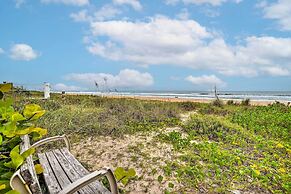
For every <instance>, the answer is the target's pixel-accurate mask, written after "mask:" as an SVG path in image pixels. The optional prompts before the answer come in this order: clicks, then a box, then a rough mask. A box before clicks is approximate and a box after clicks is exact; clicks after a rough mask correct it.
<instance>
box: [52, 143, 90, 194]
mask: <svg viewBox="0 0 291 194" xmlns="http://www.w3.org/2000/svg"><path fill="white" fill-rule="evenodd" d="M53 153H54V155H55V157H56V158H57V160H58V161H59V164H60V165H61V167H62V168H63V169H64V170H65V173H66V174H67V176H68V177H69V179H70V181H71V182H74V181H76V180H78V179H80V178H82V176H80V175H79V174H78V173H77V172H76V170H75V169H74V168H73V166H72V165H71V164H70V163H69V162H68V160H67V159H66V158H65V157H64V156H63V154H62V153H61V152H60V150H59V149H56V150H53ZM78 192H79V193H80V194H95V193H96V192H94V190H92V189H91V188H90V187H88V186H85V187H83V188H81V189H80V190H79V191H78Z"/></svg>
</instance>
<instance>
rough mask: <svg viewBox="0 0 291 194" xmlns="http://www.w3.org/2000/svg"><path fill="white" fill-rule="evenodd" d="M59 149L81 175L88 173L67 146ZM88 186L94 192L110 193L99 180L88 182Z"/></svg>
mask: <svg viewBox="0 0 291 194" xmlns="http://www.w3.org/2000/svg"><path fill="white" fill-rule="evenodd" d="M60 151H61V153H62V154H63V155H64V157H65V158H66V159H67V160H68V161H69V162H70V164H71V165H72V166H73V168H74V169H75V170H76V171H77V172H78V173H79V175H80V176H81V177H84V176H85V175H87V174H89V171H88V170H87V169H86V168H84V167H83V166H82V164H81V163H80V162H79V161H78V160H77V159H76V158H75V157H74V156H73V155H72V154H71V153H70V151H69V150H68V149H67V148H62V149H60ZM89 187H91V188H92V189H93V190H94V191H95V193H96V194H97V193H98V194H99V193H100V194H111V192H110V191H109V190H108V189H106V188H105V187H104V186H103V185H102V184H101V183H100V182H99V181H94V182H93V183H91V184H89Z"/></svg>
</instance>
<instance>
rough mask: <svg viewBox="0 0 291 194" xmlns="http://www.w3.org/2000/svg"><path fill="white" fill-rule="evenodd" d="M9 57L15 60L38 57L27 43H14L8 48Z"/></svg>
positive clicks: (27, 59)
mask: <svg viewBox="0 0 291 194" xmlns="http://www.w3.org/2000/svg"><path fill="white" fill-rule="evenodd" d="M10 57H11V58H12V59H15V60H23V61H30V60H33V59H35V58H37V57H38V53H37V52H36V51H35V50H33V49H32V48H31V46H29V45H27V44H14V45H13V46H12V47H11V49H10Z"/></svg>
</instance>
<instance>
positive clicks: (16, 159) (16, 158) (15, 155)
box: [10, 145, 24, 169]
mask: <svg viewBox="0 0 291 194" xmlns="http://www.w3.org/2000/svg"><path fill="white" fill-rule="evenodd" d="M10 157H11V160H12V164H13V167H14V168H15V169H17V168H18V167H19V166H21V164H23V162H24V159H23V157H22V156H21V155H20V154H19V145H17V146H15V147H14V148H13V149H12V150H11V152H10Z"/></svg>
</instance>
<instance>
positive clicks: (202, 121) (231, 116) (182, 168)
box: [16, 95, 291, 193]
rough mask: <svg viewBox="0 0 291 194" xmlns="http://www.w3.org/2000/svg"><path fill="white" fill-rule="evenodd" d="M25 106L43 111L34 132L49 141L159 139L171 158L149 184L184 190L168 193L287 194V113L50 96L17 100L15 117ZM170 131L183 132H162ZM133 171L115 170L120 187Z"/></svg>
mask: <svg viewBox="0 0 291 194" xmlns="http://www.w3.org/2000/svg"><path fill="white" fill-rule="evenodd" d="M28 103H37V104H41V105H42V108H45V109H46V110H48V112H47V114H46V115H45V116H43V117H42V118H41V119H40V120H39V121H38V124H39V125H40V126H42V127H44V128H48V129H49V133H50V135H55V134H63V133H66V134H71V135H73V136H76V135H77V136H79V137H80V138H81V139H80V138H78V139H76V140H78V142H80V141H82V138H85V137H86V136H92V135H95V136H98V135H104V136H112V137H114V138H117V137H120V138H122V136H123V135H125V134H132V135H134V134H136V133H140V132H142V133H145V135H146V134H147V133H149V132H156V133H157V136H156V139H157V141H159V142H165V143H167V144H169V145H172V146H173V148H174V151H173V152H175V153H176V158H175V159H173V160H165V161H164V162H165V165H161V166H160V168H162V169H163V174H160V173H153V174H154V175H153V176H156V180H157V181H158V182H159V183H160V184H163V182H164V181H165V180H168V179H170V178H171V177H175V179H176V180H177V181H178V182H179V184H181V185H182V187H179V188H178V187H177V186H176V185H175V184H174V183H172V182H169V183H168V184H167V185H168V188H167V189H166V190H164V192H165V193H175V192H176V193H183V192H186V193H187V192H194V193H195V192H201V193H202V192H204V193H228V192H231V191H232V192H235V191H236V190H239V191H243V192H255V193H290V192H291V174H290V161H291V160H290V156H291V146H290V139H291V138H290V134H291V133H290V130H291V119H290V118H291V108H290V107H289V106H286V105H282V104H279V103H275V104H273V105H269V106H249V101H247V100H246V101H245V102H243V103H241V104H236V103H234V102H229V103H227V104H225V105H223V104H222V103H217V104H214V105H215V106H214V105H213V104H199V103H191V102H180V103H178V102H177V103H174V102H171V103H170V102H159V101H141V100H135V99H112V98H101V97H96V96H70V95H66V96H65V97H64V98H62V97H61V96H60V95H53V96H52V99H51V100H49V101H44V100H36V99H26V98H25V99H21V98H18V100H17V107H16V109H17V110H21V107H23V105H24V104H28ZM187 112H192V113H193V114H192V115H191V117H190V119H188V120H187V121H186V122H182V121H181V120H180V114H181V113H187ZM64 123H65V124H64ZM167 127H178V128H180V129H181V130H172V131H167V130H163V129H165V128H167ZM141 149H143V148H142V147H141ZM144 157H147V156H144ZM135 160H137V158H135ZM148 165H150V164H148ZM145 168H149V166H146V165H145ZM128 169H130V168H128ZM119 171H120V172H119ZM131 171H132V170H129V171H126V170H124V169H121V168H120V169H119V170H118V172H119V174H120V177H119V178H120V180H123V181H124V185H126V184H127V183H128V181H129V180H131V181H135V179H133V178H132V177H133V176H138V174H137V175H135V174H134V173H133V171H132V172H131ZM122 177H123V178H124V179H123V178H122ZM138 179H142V177H138Z"/></svg>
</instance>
